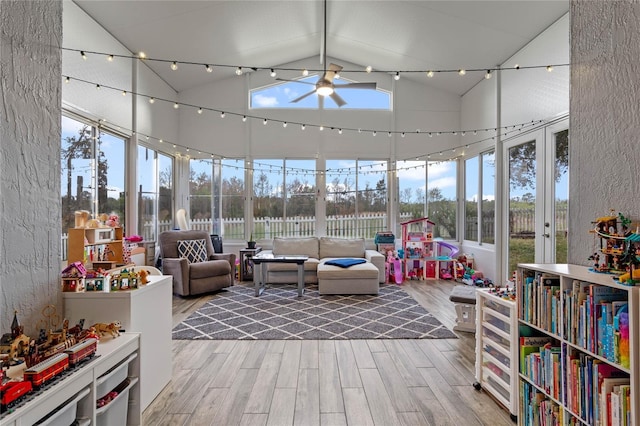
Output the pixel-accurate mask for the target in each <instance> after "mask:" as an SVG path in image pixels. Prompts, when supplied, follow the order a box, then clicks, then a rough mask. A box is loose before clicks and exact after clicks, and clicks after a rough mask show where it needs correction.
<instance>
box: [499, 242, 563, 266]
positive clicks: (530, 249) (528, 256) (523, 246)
mask: <svg viewBox="0 0 640 426" xmlns="http://www.w3.org/2000/svg"><path fill="white" fill-rule="evenodd" d="M556 259H557V263H566V262H567V239H566V237H565V235H564V233H561V235H558V236H557V237H556ZM534 262H535V238H511V239H509V271H515V270H516V268H517V267H518V263H534Z"/></svg>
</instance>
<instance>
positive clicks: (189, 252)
mask: <svg viewBox="0 0 640 426" xmlns="http://www.w3.org/2000/svg"><path fill="white" fill-rule="evenodd" d="M177 245H178V255H179V256H180V257H183V258H185V259H187V262H189V263H198V262H204V261H205V260H207V242H206V241H205V240H178V242H177Z"/></svg>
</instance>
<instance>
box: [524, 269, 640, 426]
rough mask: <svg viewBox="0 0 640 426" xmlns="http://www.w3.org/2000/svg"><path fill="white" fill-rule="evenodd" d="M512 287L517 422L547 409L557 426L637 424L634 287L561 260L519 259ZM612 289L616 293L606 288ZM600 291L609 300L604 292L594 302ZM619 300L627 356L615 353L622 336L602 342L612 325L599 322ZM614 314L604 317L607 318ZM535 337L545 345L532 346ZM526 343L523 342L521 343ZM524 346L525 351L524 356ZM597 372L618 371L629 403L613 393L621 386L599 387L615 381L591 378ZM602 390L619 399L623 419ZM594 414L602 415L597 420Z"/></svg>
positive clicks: (532, 420) (639, 375) (639, 368)
mask: <svg viewBox="0 0 640 426" xmlns="http://www.w3.org/2000/svg"><path fill="white" fill-rule="evenodd" d="M516 285H517V300H518V326H519V336H518V337H519V338H518V339H517V340H516V341H515V342H517V343H518V345H519V356H518V358H519V364H520V365H519V376H518V377H519V384H518V422H519V424H523V425H530V424H542V419H541V418H539V416H538V414H539V413H540V412H544V411H543V410H544V409H545V408H546V409H547V411H546V412H547V413H548V415H549V416H550V417H555V418H557V419H558V421H559V423H558V424H563V425H574V424H575V425H601V426H605V425H607V426H609V425H611V426H617V425H618V424H619V425H636V426H637V425H640V403H639V393H640V388H639V386H640V357H639V356H638V351H639V345H638V343H639V341H638V339H639V336H638V332H639V329H638V327H639V320H640V316H639V314H640V312H639V306H640V295H639V294H640V293H639V292H640V288H638V287H632V286H625V285H621V284H619V283H617V282H616V281H614V279H613V276H612V275H607V274H599V273H593V272H590V271H589V269H588V268H587V267H584V266H579V265H568V264H520V265H518V273H517V284H516ZM614 292H617V294H612V293H614ZM603 293H607V294H609V296H607V297H609V298H610V299H616V301H615V302H611V301H610V300H609V301H608V300H606V298H605V299H603V300H602V301H601V302H600V303H596V299H597V298H598V295H599V294H603ZM550 296H551V297H550ZM600 297H602V296H600ZM550 298H551V300H550ZM554 299H555V300H554ZM612 303H613V304H612ZM625 304H626V309H627V312H628V316H629V317H628V318H629V340H628V345H629V346H628V348H629V350H628V353H629V356H628V362H626V361H625V360H623V359H621V357H620V353H621V352H624V351H621V350H620V349H621V347H622V344H621V342H622V341H623V340H621V339H615V338H614V339H613V340H607V339H608V336H615V334H611V333H610V331H611V330H614V329H615V327H614V326H613V325H607V324H605V323H606V322H607V321H605V323H602V322H600V323H598V317H599V316H600V315H602V312H603V311H604V312H609V311H612V310H613V311H615V310H616V309H618V311H617V312H618V313H619V312H620V310H619V309H620V307H622V306H624V305H625ZM616 307H617V308H616ZM622 311H624V309H622ZM615 313H616V312H612V315H611V316H612V317H614V318H615V316H614V315H615ZM618 317H620V315H618ZM529 335H533V336H529ZM538 337H539V338H541V340H540V341H544V340H545V339H546V340H548V341H549V342H550V343H549V344H548V345H547V346H546V349H543V350H538V349H537V348H536V346H538V345H542V347H543V348H545V346H544V345H543V344H542V343H540V341H539V342H536V341H535V338H538ZM616 340H617V341H618V343H614V344H612V346H610V347H611V348H613V350H608V349H607V348H608V346H607V344H606V342H615V341H616ZM527 341H528V343H530V345H529V346H527V345H526V344H525V343H527ZM556 348H557V349H556ZM529 351H531V353H530V354H526V353H527V352H529ZM523 360H524V362H523ZM596 370H597V371H600V372H602V371H603V370H605V371H607V372H605V375H604V377H609V376H616V377H621V378H622V379H621V381H624V382H628V386H629V390H630V395H629V399H628V403H627V402H624V403H623V402H622V401H621V398H620V397H619V395H621V394H622V388H620V389H618V393H616V392H615V388H612V390H614V392H607V391H606V388H607V386H606V383H609V384H611V383H613V382H614V380H611V379H606V382H605V381H604V380H605V379H604V378H603V377H601V378H600V379H598V378H597V376H596V375H595V373H594V371H596ZM611 370H612V371H613V372H611ZM607 394H611V395H613V397H614V398H615V399H618V402H619V403H620V406H622V404H625V405H624V406H623V407H622V408H628V410H629V416H628V422H625V420H623V419H620V421H619V422H618V421H616V419H618V418H619V417H618V416H616V415H615V408H617V407H618V405H617V404H615V403H612V402H609V403H607ZM610 401H611V400H610ZM612 406H613V407H614V410H612V415H611V419H612V420H609V416H608V415H606V416H605V415H603V413H604V411H603V410H611V407H612ZM541 407H542V408H541ZM537 413H538V414H537ZM601 418H602V419H604V421H600V419H601ZM547 421H549V419H547Z"/></svg>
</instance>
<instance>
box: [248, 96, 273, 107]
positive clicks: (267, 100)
mask: <svg viewBox="0 0 640 426" xmlns="http://www.w3.org/2000/svg"><path fill="white" fill-rule="evenodd" d="M253 101H254V102H255V103H256V105H257V106H259V107H274V106H276V105H278V99H277V98H276V97H275V96H264V95H256V96H255V97H254V98H253Z"/></svg>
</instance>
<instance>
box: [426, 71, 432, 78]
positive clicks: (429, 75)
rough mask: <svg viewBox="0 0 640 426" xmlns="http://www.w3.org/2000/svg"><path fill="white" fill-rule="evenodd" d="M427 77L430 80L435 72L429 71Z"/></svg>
mask: <svg viewBox="0 0 640 426" xmlns="http://www.w3.org/2000/svg"><path fill="white" fill-rule="evenodd" d="M427 77H429V78H431V77H433V71H431V70H429V71H427Z"/></svg>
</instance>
